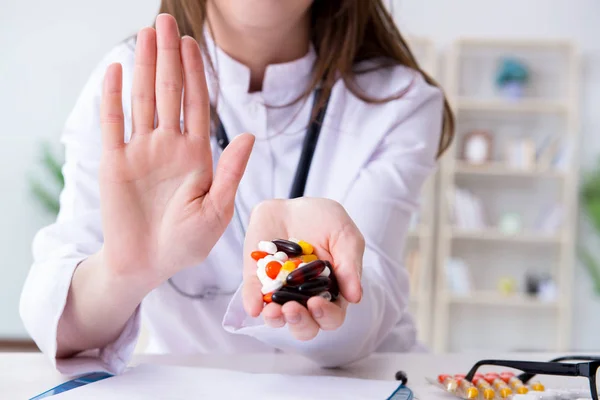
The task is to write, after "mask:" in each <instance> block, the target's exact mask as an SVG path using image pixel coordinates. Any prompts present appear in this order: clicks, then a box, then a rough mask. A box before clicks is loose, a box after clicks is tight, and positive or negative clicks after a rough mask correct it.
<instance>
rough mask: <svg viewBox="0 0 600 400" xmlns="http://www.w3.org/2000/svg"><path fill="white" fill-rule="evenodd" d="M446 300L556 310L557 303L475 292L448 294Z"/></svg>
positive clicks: (518, 296) (525, 296)
mask: <svg viewBox="0 0 600 400" xmlns="http://www.w3.org/2000/svg"><path fill="white" fill-rule="evenodd" d="M447 299H448V301H449V302H450V303H453V304H469V305H482V306H500V307H521V308H556V307H557V306H558V302H557V301H541V300H538V299H536V298H533V297H529V296H527V295H525V294H522V293H514V294H502V293H498V292H494V291H477V292H473V293H471V294H470V295H465V296H461V295H455V294H448V295H447Z"/></svg>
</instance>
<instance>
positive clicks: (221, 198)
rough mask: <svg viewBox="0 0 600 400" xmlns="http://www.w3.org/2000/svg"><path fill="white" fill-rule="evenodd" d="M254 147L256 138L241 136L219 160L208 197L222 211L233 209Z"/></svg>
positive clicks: (234, 140)
mask: <svg viewBox="0 0 600 400" xmlns="http://www.w3.org/2000/svg"><path fill="white" fill-rule="evenodd" d="M253 146H254V136H253V135H251V134H249V133H244V134H241V135H239V136H236V137H235V138H234V139H233V140H232V141H231V143H229V145H228V146H227V148H226V149H225V151H224V152H223V154H222V155H221V158H220V159H219V163H218V165H217V170H216V173H215V179H214V180H213V183H212V186H211V188H210V191H209V193H208V196H209V197H210V198H211V200H212V203H213V204H215V205H217V207H219V208H220V209H221V211H225V210H230V209H233V202H234V200H235V193H236V192H237V189H238V186H239V184H240V181H241V180H242V177H243V176H244V171H245V170H246V165H247V164H248V159H249V158H250V153H251V152H252V147H253Z"/></svg>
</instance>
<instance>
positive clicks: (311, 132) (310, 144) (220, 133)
mask: <svg viewBox="0 0 600 400" xmlns="http://www.w3.org/2000/svg"><path fill="white" fill-rule="evenodd" d="M321 93H322V89H321V88H318V89H317V90H316V91H315V94H314V96H313V105H312V111H311V113H310V115H311V118H312V116H313V115H315V113H316V115H315V118H314V119H312V120H311V122H310V124H309V126H308V129H307V131H306V136H305V137H304V142H303V143H302V153H301V154H300V161H299V162H298V167H296V174H295V175H294V180H293V181H292V187H291V189H290V195H289V198H290V199H295V198H298V197H302V196H304V190H305V188H306V180H307V179H308V173H309V171H310V165H311V164H312V159H313V155H314V153H315V149H316V147H317V142H318V140H319V134H320V133H321V127H322V126H323V121H324V120H325V113H326V112H327V105H328V104H329V96H328V97H327V98H326V99H325V102H324V103H323V106H321V107H320V108H319V109H317V108H318V107H319V104H318V103H319V98H320V97H321ZM215 137H216V139H217V144H218V145H219V147H220V148H221V151H224V150H225V149H226V148H227V146H228V145H229V137H228V136H227V131H226V130H225V126H223V122H222V121H221V119H220V118H217V129H216V132H215ZM234 207H235V208H236V209H235V212H234V214H235V218H237V219H238V225H239V226H240V229H241V230H242V238H243V237H245V230H244V228H243V227H244V224H243V222H242V220H241V217H240V213H239V212H238V210H237V206H234ZM168 283H169V285H170V286H171V287H172V288H173V289H174V290H175V291H176V292H177V293H179V294H180V295H181V296H183V297H186V298H188V299H193V300H207V299H213V298H215V297H216V296H217V295H225V294H227V295H231V294H233V293H229V292H221V291H220V289H219V287H217V286H214V285H211V286H206V287H205V288H204V290H203V291H202V293H197V294H196V293H194V294H192V293H187V292H185V291H183V290H181V289H180V288H179V287H178V286H177V285H176V284H175V283H174V282H173V278H170V279H169V280H168Z"/></svg>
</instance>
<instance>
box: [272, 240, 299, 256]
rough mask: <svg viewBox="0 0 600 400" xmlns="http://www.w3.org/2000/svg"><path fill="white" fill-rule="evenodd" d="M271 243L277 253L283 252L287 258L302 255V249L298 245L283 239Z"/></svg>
mask: <svg viewBox="0 0 600 400" xmlns="http://www.w3.org/2000/svg"><path fill="white" fill-rule="evenodd" d="M273 243H274V244H275V246H277V251H283V252H284V253H285V254H287V255H288V256H289V257H297V256H300V255H302V247H300V245H299V244H298V243H294V242H290V241H289V240H285V239H277V240H273Z"/></svg>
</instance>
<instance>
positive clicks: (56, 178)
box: [29, 142, 65, 215]
mask: <svg viewBox="0 0 600 400" xmlns="http://www.w3.org/2000/svg"><path fill="white" fill-rule="evenodd" d="M39 161H40V167H41V169H42V170H43V172H42V173H43V175H44V177H43V178H42V177H31V178H30V179H29V182H30V188H31V192H32V194H33V196H34V198H35V199H36V200H37V202H38V203H39V204H40V205H41V206H42V207H43V208H44V209H45V210H46V211H47V212H48V213H51V214H53V215H57V214H58V211H59V210H60V202H59V196H60V192H61V190H62V189H63V187H64V186H65V179H64V176H63V173H62V157H60V156H57V155H56V154H55V152H54V151H52V149H51V146H50V144H49V143H48V142H44V143H43V144H42V148H41V156H40V160H39Z"/></svg>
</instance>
